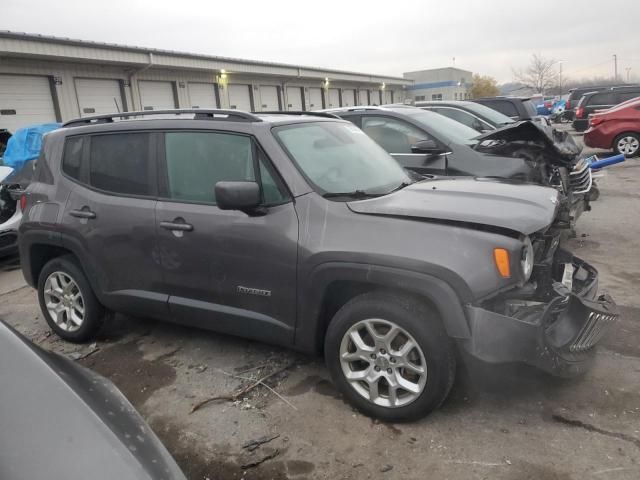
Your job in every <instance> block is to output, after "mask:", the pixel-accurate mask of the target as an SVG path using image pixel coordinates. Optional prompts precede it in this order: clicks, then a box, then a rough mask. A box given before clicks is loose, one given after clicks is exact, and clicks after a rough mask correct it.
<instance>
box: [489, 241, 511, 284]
mask: <svg viewBox="0 0 640 480" xmlns="http://www.w3.org/2000/svg"><path fill="white" fill-rule="evenodd" d="M493 259H494V260H495V262H496V267H498V272H499V273H500V276H501V277H502V278H511V263H510V262H509V252H508V251H507V250H505V249H504V248H494V249H493Z"/></svg>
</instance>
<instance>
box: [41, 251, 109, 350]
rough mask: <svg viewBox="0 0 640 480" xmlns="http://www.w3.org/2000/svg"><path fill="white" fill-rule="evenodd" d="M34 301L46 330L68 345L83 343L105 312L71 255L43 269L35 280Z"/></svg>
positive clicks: (50, 262)
mask: <svg viewBox="0 0 640 480" xmlns="http://www.w3.org/2000/svg"><path fill="white" fill-rule="evenodd" d="M38 301H39V302H40V309H41V310H42V314H43V315H44V318H45V320H46V322H47V324H48V325H49V327H51V329H52V330H53V331H54V332H55V333H56V334H57V335H58V336H59V337H61V338H62V339H64V340H67V341H69V342H74V343H82V342H86V341H87V340H89V339H90V338H92V337H93V336H94V335H95V334H96V333H97V332H98V330H99V329H100V327H101V326H102V323H103V320H104V315H105V310H104V308H103V307H102V305H100V302H99V301H98V299H97V298H96V296H95V294H94V293H93V289H92V288H91V285H90V284H89V281H88V280H87V277H86V276H85V274H84V272H83V271H82V269H81V268H80V266H79V265H78V263H77V261H76V260H75V257H73V256H71V255H66V256H63V257H58V258H54V259H53V260H50V261H49V262H48V263H47V264H46V265H45V266H44V268H43V269H42V271H41V272H40V276H39V277H38Z"/></svg>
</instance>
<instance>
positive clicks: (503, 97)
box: [475, 95, 531, 102]
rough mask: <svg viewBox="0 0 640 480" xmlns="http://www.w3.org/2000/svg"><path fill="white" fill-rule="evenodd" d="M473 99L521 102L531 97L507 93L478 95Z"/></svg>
mask: <svg viewBox="0 0 640 480" xmlns="http://www.w3.org/2000/svg"><path fill="white" fill-rule="evenodd" d="M475 100H520V101H521V102H526V101H527V100H531V97H515V96H509V95H499V96H497V97H480V98H476V99H475Z"/></svg>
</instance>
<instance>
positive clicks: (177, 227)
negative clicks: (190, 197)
mask: <svg viewBox="0 0 640 480" xmlns="http://www.w3.org/2000/svg"><path fill="white" fill-rule="evenodd" d="M160 226H161V227H162V228H164V229H165V230H173V231H178V232H190V231H192V230H193V225H191V224H190V223H182V222H180V223H178V222H160Z"/></svg>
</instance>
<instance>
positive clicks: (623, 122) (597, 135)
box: [584, 97, 640, 157]
mask: <svg viewBox="0 0 640 480" xmlns="http://www.w3.org/2000/svg"><path fill="white" fill-rule="evenodd" d="M584 143H585V145H587V146H589V147H593V148H606V149H613V150H614V151H615V152H616V153H623V154H624V155H625V156H627V157H633V156H635V155H638V154H639V153H640V97H638V98H632V99H631V100H627V101H626V102H624V103H621V104H619V105H616V106H615V107H613V108H610V109H608V110H604V111H602V112H598V113H594V114H592V115H590V116H589V129H588V130H587V131H586V132H585V133H584Z"/></svg>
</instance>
